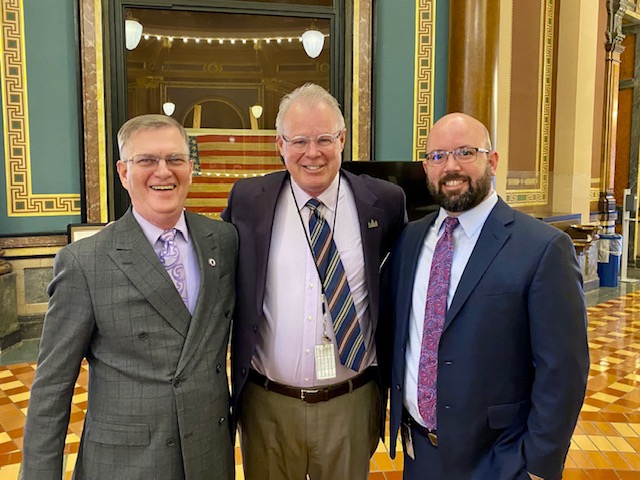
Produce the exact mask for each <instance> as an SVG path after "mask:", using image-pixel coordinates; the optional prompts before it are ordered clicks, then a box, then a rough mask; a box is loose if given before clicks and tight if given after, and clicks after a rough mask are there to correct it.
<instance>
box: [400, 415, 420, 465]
mask: <svg viewBox="0 0 640 480" xmlns="http://www.w3.org/2000/svg"><path fill="white" fill-rule="evenodd" d="M400 432H401V434H402V443H403V444H404V453H405V455H408V456H409V458H410V459H411V460H415V459H416V453H415V452H414V450H413V438H412V437H411V427H410V426H409V425H408V424H407V423H406V422H402V423H401V424H400Z"/></svg>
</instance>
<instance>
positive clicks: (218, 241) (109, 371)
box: [23, 211, 238, 480]
mask: <svg viewBox="0 0 640 480" xmlns="http://www.w3.org/2000/svg"><path fill="white" fill-rule="evenodd" d="M186 220H187V224H188V227H189V234H190V237H191V239H192V241H193V242H194V245H195V249H196V253H197V257H198V262H199V264H200V269H201V284H200V293H199V297H198V302H197V305H196V308H195V311H194V314H193V317H191V316H190V315H189V311H188V310H187V308H186V307H185V305H184V303H183V301H182V299H181V298H180V295H179V293H178V292H177V290H176V289H175V287H174V285H173V283H172V281H171V279H170V277H169V275H168V274H167V272H166V271H165V270H164V268H163V267H162V265H161V264H160V261H159V260H158V258H157V256H156V254H155V252H154V251H153V248H152V246H151V245H150V244H149V242H148V240H147V239H146V238H145V236H144V234H143V233H142V230H141V228H140V227H139V225H138V223H137V222H136V221H135V218H134V217H133V215H132V214H131V211H129V212H127V213H126V214H125V215H124V216H123V217H122V218H121V219H120V220H118V221H117V222H115V223H113V224H112V225H109V226H108V227H106V228H105V229H103V230H102V231H101V232H99V233H98V234H96V235H94V236H93V237H90V238H88V239H85V240H81V241H78V242H76V243H73V244H71V245H68V246H66V247H64V248H63V249H62V250H60V252H59V253H58V255H57V257H56V261H55V265H54V279H53V281H52V283H51V284H50V286H49V295H50V297H51V298H50V302H49V309H48V311H47V314H46V317H45V323H44V330H43V335H42V342H41V345H40V355H39V358H38V368H37V370H36V376H35V381H34V383H33V387H32V390H31V400H30V402H29V409H28V414H27V423H26V427H25V437H24V461H23V474H24V479H25V480H36V479H37V480H46V479H56V480H60V478H61V476H62V464H63V449H64V443H65V435H66V432H67V425H68V423H69V416H70V406H71V400H72V396H73V394H74V385H75V382H76V378H77V376H78V372H79V368H80V364H81V362H82V360H83V358H86V359H87V361H88V363H89V402H88V407H87V413H86V418H85V423H84V430H83V434H82V441H81V444H80V451H79V452H78V459H77V462H76V469H75V473H74V478H75V479H78V480H80V479H91V480H97V479H109V480H113V479H127V480H128V479H144V480H151V479H154V480H163V479H166V480H180V479H188V480H199V479H203V480H204V479H206V480H212V479H220V480H228V479H232V478H233V477H234V459H233V445H232V439H231V432H230V425H229V424H230V422H229V390H228V381H227V375H226V353H227V345H228V340H229V330H230V322H231V316H232V312H233V308H234V302H235V292H234V282H235V265H236V261H237V249H238V241H237V235H236V232H235V229H234V227H233V226H232V225H230V224H226V223H224V222H219V221H212V220H209V219H207V218H205V217H202V216H200V215H196V214H192V213H189V212H186ZM210 259H214V260H215V262H213V261H210Z"/></svg>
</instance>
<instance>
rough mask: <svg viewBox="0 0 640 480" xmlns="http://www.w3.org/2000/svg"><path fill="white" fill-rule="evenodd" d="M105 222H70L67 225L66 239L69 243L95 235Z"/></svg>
mask: <svg viewBox="0 0 640 480" xmlns="http://www.w3.org/2000/svg"><path fill="white" fill-rule="evenodd" d="M105 225H107V224H106V223H70V224H69V225H67V240H68V242H69V243H72V242H76V241H78V240H82V239H83V238H87V237H90V236H92V235H95V234H96V233H98V232H99V231H100V230H102V229H103V228H104V227H105Z"/></svg>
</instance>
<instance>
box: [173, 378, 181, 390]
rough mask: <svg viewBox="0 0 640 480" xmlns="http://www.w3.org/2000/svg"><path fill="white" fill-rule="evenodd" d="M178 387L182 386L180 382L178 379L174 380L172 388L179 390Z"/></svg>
mask: <svg viewBox="0 0 640 480" xmlns="http://www.w3.org/2000/svg"><path fill="white" fill-rule="evenodd" d="M180 385H182V382H181V381H180V379H179V378H176V379H175V380H174V381H173V386H174V387H176V388H180Z"/></svg>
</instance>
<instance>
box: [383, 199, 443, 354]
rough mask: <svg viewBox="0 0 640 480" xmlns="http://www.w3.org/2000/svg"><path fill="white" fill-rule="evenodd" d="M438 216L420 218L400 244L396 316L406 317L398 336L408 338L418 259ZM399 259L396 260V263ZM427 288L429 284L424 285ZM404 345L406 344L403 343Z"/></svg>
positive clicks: (408, 229)
mask: <svg viewBox="0 0 640 480" xmlns="http://www.w3.org/2000/svg"><path fill="white" fill-rule="evenodd" d="M437 216H438V212H437V211H436V212H434V213H430V214H429V215H426V216H425V217H424V218H422V219H420V220H418V222H417V223H415V224H414V225H413V228H412V227H407V228H406V229H405V232H407V233H406V238H405V239H404V240H403V241H402V243H400V244H399V245H398V253H397V255H398V258H399V259H400V264H399V267H398V269H397V273H395V272H394V276H396V282H397V288H396V291H395V292H394V293H393V294H394V295H398V298H396V300H395V303H396V305H397V307H396V318H401V319H404V321H403V322H398V326H397V328H398V332H397V335H396V338H402V339H405V343H406V339H407V338H408V335H407V329H408V326H409V320H410V315H411V303H412V300H411V299H412V298H413V287H414V282H415V277H416V269H417V268H418V259H419V257H420V253H421V252H422V246H423V244H424V239H425V237H426V236H427V231H428V230H429V227H430V226H431V224H432V223H433V222H434V221H435V219H436V217H437ZM397 261H398V260H394V263H395V262H397ZM424 288H425V290H426V288H427V286H426V285H425V286H424ZM403 346H404V345H403Z"/></svg>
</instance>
